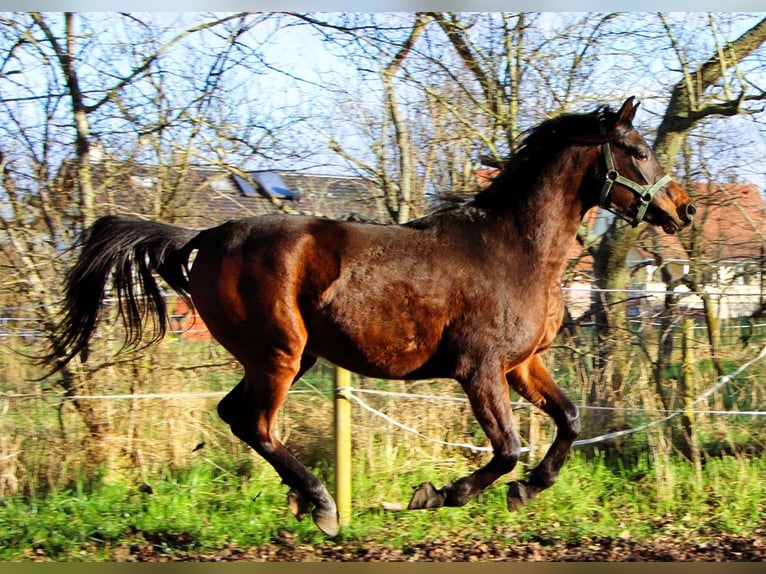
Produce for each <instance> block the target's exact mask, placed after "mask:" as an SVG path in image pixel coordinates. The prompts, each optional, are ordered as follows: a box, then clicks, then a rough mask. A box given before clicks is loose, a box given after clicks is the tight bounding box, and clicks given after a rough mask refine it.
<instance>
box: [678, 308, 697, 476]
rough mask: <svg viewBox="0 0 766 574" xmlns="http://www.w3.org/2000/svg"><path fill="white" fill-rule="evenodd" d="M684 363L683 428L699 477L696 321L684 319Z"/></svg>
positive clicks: (682, 388)
mask: <svg viewBox="0 0 766 574" xmlns="http://www.w3.org/2000/svg"><path fill="white" fill-rule="evenodd" d="M683 333H684V334H683V363H682V366H681V396H682V398H683V404H684V414H683V416H682V417H681V426H682V427H683V429H684V434H685V435H686V442H687V445H688V447H689V454H690V458H691V461H692V463H693V464H694V468H695V470H696V472H697V475H698V476H699V475H700V473H701V472H702V465H701V460H700V448H699V439H698V435H697V429H696V428H695V422H696V421H695V420H694V419H695V417H694V396H695V395H696V389H695V384H694V372H693V364H694V350H693V349H694V321H693V320H692V319H684V331H683Z"/></svg>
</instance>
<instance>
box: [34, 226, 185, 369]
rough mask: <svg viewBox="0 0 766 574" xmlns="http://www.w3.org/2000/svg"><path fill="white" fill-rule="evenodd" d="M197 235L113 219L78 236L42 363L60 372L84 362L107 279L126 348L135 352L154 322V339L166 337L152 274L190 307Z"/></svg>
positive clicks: (163, 307) (162, 301)
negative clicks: (57, 319)
mask: <svg viewBox="0 0 766 574" xmlns="http://www.w3.org/2000/svg"><path fill="white" fill-rule="evenodd" d="M198 234H199V232H198V231H192V230H189V229H183V228H181V227H174V226H171V225H166V224H164V223H157V222H153V221H144V220H140V219H132V218H127V217H121V216H116V215H108V216H106V217H102V218H100V219H98V220H96V222H95V223H94V224H93V225H92V226H91V227H90V229H88V230H87V231H86V232H85V233H84V234H83V236H82V238H81V240H80V243H81V244H82V251H81V252H80V256H79V257H78V259H77V262H76V263H75V265H74V267H72V269H70V270H69V272H68V273H67V276H66V282H65V285H64V287H65V298H64V302H63V308H62V311H61V312H62V314H63V319H62V321H61V323H60V324H59V326H58V330H57V332H56V333H55V334H54V335H53V337H52V339H51V345H50V350H49V352H48V354H47V355H46V356H45V357H43V358H42V362H43V363H47V364H49V365H52V366H53V370H52V372H51V374H52V373H55V372H56V371H58V370H60V369H62V368H63V367H64V365H66V364H67V363H68V362H69V361H70V360H72V358H74V357H75V356H76V355H78V354H81V353H82V355H83V360H87V352H88V341H89V340H90V338H91V335H92V334H93V331H94V330H95V328H96V323H97V321H98V317H99V310H100V309H101V303H102V301H103V299H104V297H105V295H106V284H107V280H108V279H109V276H110V274H113V276H114V287H115V290H116V291H117V300H118V308H119V313H120V316H121V317H122V320H123V323H124V324H125V331H126V335H125V347H136V346H138V345H139V344H140V343H141V340H142V339H143V334H144V330H145V328H146V327H147V323H148V322H149V321H150V320H151V322H152V331H151V332H152V338H151V340H149V342H148V343H147V345H150V344H152V343H154V342H157V341H158V340H160V339H161V338H162V337H163V336H164V335H165V329H166V324H167V319H168V313H167V306H166V304H165V299H164V297H163V295H162V292H161V291H160V288H159V286H158V285H157V282H156V280H155V279H154V276H153V274H152V272H153V271H154V272H156V273H157V274H158V275H159V276H160V277H162V278H163V279H164V280H165V281H166V282H167V284H168V285H169V286H170V287H171V288H173V290H175V291H176V292H177V293H178V294H179V295H181V296H182V297H184V298H185V299H187V301H188V302H189V303H191V301H190V300H189V293H188V288H189V281H188V279H187V277H188V259H189V255H190V254H191V251H192V250H193V249H194V241H193V240H194V238H195V237H197V235H198Z"/></svg>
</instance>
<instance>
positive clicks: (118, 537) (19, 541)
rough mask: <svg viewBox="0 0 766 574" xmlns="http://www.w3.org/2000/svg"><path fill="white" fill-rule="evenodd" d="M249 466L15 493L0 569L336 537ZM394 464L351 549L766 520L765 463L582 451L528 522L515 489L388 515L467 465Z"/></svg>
mask: <svg viewBox="0 0 766 574" xmlns="http://www.w3.org/2000/svg"><path fill="white" fill-rule="evenodd" d="M250 460H251V459H250ZM241 462H242V461H240V464H239V465H231V468H229V469H225V468H224V467H223V465H221V464H218V463H212V462H211V461H200V462H199V463H197V464H196V465H195V466H194V467H192V468H189V469H186V470H183V471H176V472H173V473H170V472H167V473H164V474H161V475H158V476H154V477H152V478H151V480H150V481H149V482H150V484H151V487H152V489H153V493H151V494H147V493H144V492H141V491H140V489H139V488H138V484H125V483H119V484H110V485H100V486H97V487H94V488H93V490H91V491H88V490H87V489H86V488H85V487H84V486H83V483H82V482H81V483H78V485H77V486H75V487H74V488H72V489H69V490H63V491H60V492H55V493H51V494H48V495H46V496H44V497H39V498H36V497H28V498H26V499H24V498H22V497H21V496H12V497H7V498H6V499H5V500H4V503H3V505H2V506H0V540H2V541H3V544H2V546H0V560H4V561H8V560H11V561H15V560H24V559H26V558H27V557H29V556H31V555H33V554H34V553H36V552H37V553H43V554H44V555H46V556H48V557H50V558H51V559H53V560H110V559H113V558H114V554H113V552H114V549H115V548H117V547H123V548H128V547H130V545H131V544H133V543H146V542H147V541H148V542H150V543H152V544H154V545H155V546H157V547H158V548H159V549H161V550H162V551H164V552H169V553H172V552H174V551H197V552H205V551H211V552H212V551H214V550H217V549H220V548H222V547H223V546H224V545H226V544H235V545H237V546H239V547H248V546H252V545H257V544H261V543H264V542H268V541H273V540H275V539H278V538H280V536H281V535H282V534H283V533H284V532H289V533H291V535H292V537H293V539H294V541H295V542H296V543H299V544H312V545H316V544H320V543H322V542H324V541H325V538H324V537H323V536H322V535H321V533H319V531H318V530H317V529H316V528H315V527H314V526H313V524H312V523H311V521H310V520H308V519H307V520H304V521H303V522H298V521H296V520H295V519H294V518H293V517H292V516H291V515H290V514H289V512H288V510H287V508H286V505H285V493H286V488H285V486H284V485H281V484H280V481H279V479H278V477H277V476H276V475H275V473H274V472H273V471H272V470H271V469H270V468H269V467H267V466H266V464H265V463H262V462H260V461H257V460H256V461H255V462H254V463H252V464H250V462H249V460H248V462H246V463H244V464H243V463H241ZM391 463H392V464H391V465H390V469H391V474H386V471H378V473H377V474H376V475H373V476H370V475H363V474H362V472H361V469H360V468H357V469H356V471H355V477H354V502H353V504H354V508H353V512H354V515H353V519H352V525H351V527H350V528H347V529H344V530H343V532H342V533H341V535H340V537H339V542H340V543H344V544H347V545H351V546H354V545H359V546H364V545H365V544H368V545H369V544H382V545H389V546H393V547H400V548H406V547H407V546H409V545H412V544H416V543H419V542H423V541H427V540H441V539H449V538H459V539H462V540H482V541H487V540H494V541H501V542H502V541H508V543H509V544H512V543H514V542H516V541H528V540H537V541H541V542H543V543H545V542H553V541H564V542H567V541H578V540H581V539H582V538H584V537H590V538H598V537H612V538H614V537H617V536H621V537H630V538H633V539H647V538H650V537H652V536H654V535H657V534H661V535H664V536H671V537H679V538H691V537H695V538H701V539H704V538H706V537H707V538H714V537H715V536H716V534H717V533H723V532H726V533H734V534H740V535H748V534H750V533H753V532H754V531H755V530H756V529H758V528H762V524H763V521H764V502H763V501H764V500H766V481H765V480H764V477H766V459H764V458H763V457H760V458H752V459H750V458H745V457H726V458H721V459H714V460H710V461H708V462H707V464H705V466H704V468H703V469H702V472H701V474H699V475H698V474H697V472H696V471H695V469H694V467H693V466H692V465H691V464H689V463H687V462H683V461H680V460H672V461H666V462H665V463H664V464H662V465H661V466H658V467H657V466H655V465H654V462H652V461H650V460H649V458H648V457H647V458H645V459H643V460H642V461H640V462H639V463H638V464H637V465H636V466H634V467H632V468H630V469H614V468H610V466H608V465H607V464H606V463H605V462H604V461H603V460H602V459H600V458H596V459H591V460H587V459H586V458H585V457H584V456H583V455H581V454H575V455H574V456H573V457H572V458H571V459H570V460H569V461H568V463H567V465H566V466H565V468H564V470H563V471H562V473H561V476H560V478H559V481H558V482H557V483H556V484H555V485H554V486H553V487H552V488H551V489H549V490H548V491H546V492H544V493H542V494H541V495H540V496H539V497H538V498H536V499H535V500H533V501H532V502H531V504H530V505H529V506H527V507H525V508H524V509H523V510H521V511H519V512H515V513H509V512H508V511H507V510H506V507H505V486H504V482H499V483H498V484H496V485H494V486H492V487H490V488H489V489H488V490H487V491H485V493H483V494H482V495H481V496H480V497H479V498H478V499H477V500H475V501H473V502H471V503H469V504H468V505H466V506H465V507H462V508H443V509H439V510H435V511H401V512H388V511H384V510H382V507H381V503H382V502H403V503H405V504H406V502H407V499H408V497H409V494H410V493H411V490H412V487H413V486H415V485H416V484H418V483H419V482H422V481H424V480H432V481H433V482H434V483H435V484H437V486H438V485H441V484H443V483H444V482H446V481H449V480H452V479H454V478H456V477H457V476H459V475H460V474H462V473H464V472H465V471H467V470H468V466H467V464H465V465H464V464H461V463H456V464H454V465H452V467H451V468H449V470H448V471H445V469H444V468H443V467H442V468H433V466H432V465H429V464H428V463H425V462H424V463H423V464H422V465H421V466H416V465H414V464H413V463H412V462H411V461H391ZM357 466H360V464H357ZM461 466H464V467H465V468H461ZM429 467H430V468H429ZM397 468H399V469H401V470H402V472H398V473H397V471H396V469H397ZM320 474H324V473H322V472H321V471H320ZM324 478H325V479H326V478H327V477H324Z"/></svg>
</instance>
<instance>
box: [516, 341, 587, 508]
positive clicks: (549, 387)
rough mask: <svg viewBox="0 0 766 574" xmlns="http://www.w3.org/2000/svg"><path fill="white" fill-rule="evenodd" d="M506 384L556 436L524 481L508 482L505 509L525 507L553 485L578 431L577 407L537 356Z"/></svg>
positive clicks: (520, 368)
mask: <svg viewBox="0 0 766 574" xmlns="http://www.w3.org/2000/svg"><path fill="white" fill-rule="evenodd" d="M507 377H508V382H509V384H510V385H511V386H512V387H513V388H514V389H515V390H516V391H517V392H518V393H519V394H520V395H521V396H523V397H524V398H526V399H527V400H528V401H529V402H531V403H532V404H534V405H536V406H537V407H539V408H540V409H541V410H542V411H543V412H545V413H546V414H548V415H549V416H550V417H551V418H553V420H554V422H555V423H556V438H555V439H554V441H553V444H551V446H550V448H549V449H548V451H547V452H546V453H545V456H544V457H543V459H542V460H541V461H540V463H539V464H538V465H537V466H536V467H535V468H534V469H532V471H531V472H530V473H529V476H528V478H527V479H526V480H521V481H513V482H511V483H510V484H509V485H508V498H507V502H508V510H517V509H519V508H521V507H523V506H525V505H526V504H527V503H528V502H529V501H530V500H531V499H532V498H533V497H535V496H537V495H538V494H539V493H540V492H542V491H543V490H545V489H546V488H549V487H550V486H552V485H553V483H554V482H555V481H556V478H557V477H558V474H559V471H560V470H561V467H562V466H563V464H564V460H566V457H567V455H568V454H569V450H570V448H571V447H572V443H573V442H574V440H575V439H576V438H577V435H578V434H579V432H580V418H579V413H578V411H577V407H575V406H574V404H572V402H571V401H570V400H569V399H568V398H567V396H566V395H565V394H564V392H563V391H562V390H561V389H560V388H559V386H558V385H557V384H556V383H555V382H554V380H553V378H552V377H551V375H550V373H549V372H548V369H546V368H545V365H544V364H543V362H542V360H541V359H540V357H539V355H536V356H534V357H533V358H532V359H531V360H530V361H529V363H527V364H525V365H523V366H521V367H518V368H517V369H514V370H513V371H511V372H510V373H509V374H508V376H507Z"/></svg>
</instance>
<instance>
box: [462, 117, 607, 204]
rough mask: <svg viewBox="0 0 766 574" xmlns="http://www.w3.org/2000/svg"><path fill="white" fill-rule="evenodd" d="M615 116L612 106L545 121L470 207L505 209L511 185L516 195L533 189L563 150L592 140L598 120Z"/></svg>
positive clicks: (529, 134) (523, 142) (530, 133)
mask: <svg viewBox="0 0 766 574" xmlns="http://www.w3.org/2000/svg"><path fill="white" fill-rule="evenodd" d="M609 114H613V112H612V110H611V108H610V107H609V106H602V107H599V108H597V109H596V110H594V111H593V112H590V113H579V114H575V113H570V114H562V115H560V116H556V117H555V118H551V119H548V120H545V121H544V122H542V123H541V124H539V125H537V126H535V127H533V128H531V129H530V130H529V131H527V132H526V133H525V134H524V137H523V139H522V141H521V143H520V144H519V146H518V147H517V149H516V151H515V152H513V153H512V154H511V155H510V156H508V157H507V158H506V159H505V160H504V161H503V162H502V166H503V167H502V169H501V171H500V172H499V173H498V174H497V175H496V176H495V177H494V179H493V180H492V183H490V184H489V185H488V186H487V187H486V188H485V189H483V190H481V191H479V192H478V193H477V194H476V195H475V196H474V198H473V200H471V201H470V204H471V205H473V206H475V207H479V208H493V207H494V208H497V207H502V206H504V205H506V203H507V202H508V199H509V198H508V196H509V195H514V194H513V193H511V194H509V193H508V187H511V186H510V185H509V182H511V181H512V182H513V185H512V187H513V190H514V191H515V192H524V191H526V190H531V189H532V188H533V187H534V183H535V181H534V180H535V179H537V178H538V177H539V175H540V173H542V171H543V170H544V169H545V166H546V164H547V163H548V162H549V161H550V160H551V158H552V157H554V156H555V155H556V154H557V153H558V152H559V151H561V150H562V149H563V148H565V147H567V146H569V145H571V144H572V143H573V142H576V141H577V140H578V139H580V138H583V142H584V141H585V139H584V138H586V137H587V138H591V139H592V138H593V136H597V135H598V134H599V132H598V122H597V120H598V118H599V117H600V116H602V115H605V116H607V117H608V116H609Z"/></svg>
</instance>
